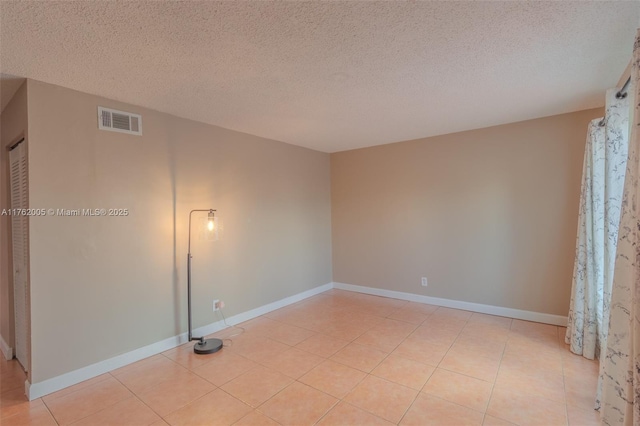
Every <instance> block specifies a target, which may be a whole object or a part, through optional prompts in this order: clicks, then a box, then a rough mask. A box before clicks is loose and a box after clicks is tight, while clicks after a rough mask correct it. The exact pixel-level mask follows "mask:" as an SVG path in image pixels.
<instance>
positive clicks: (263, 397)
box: [222, 366, 293, 407]
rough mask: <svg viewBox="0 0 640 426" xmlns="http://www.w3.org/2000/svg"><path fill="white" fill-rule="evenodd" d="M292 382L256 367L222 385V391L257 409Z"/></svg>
mask: <svg viewBox="0 0 640 426" xmlns="http://www.w3.org/2000/svg"><path fill="white" fill-rule="evenodd" d="M292 381H293V379H291V378H290V377H287V376H285V375H284V374H282V373H278V372H277V371H274V370H271V369H269V368H266V367H261V366H258V367H256V368H254V369H252V370H249V371H248V372H246V373H244V374H242V375H240V376H238V377H236V378H235V379H233V380H231V381H230V382H228V383H226V384H224V385H222V389H223V390H224V391H226V392H228V393H230V394H231V395H232V396H234V397H236V398H238V399H239V400H241V401H244V402H245V403H247V404H249V405H251V406H252V407H258V406H259V405H261V404H262V403H264V402H265V401H267V400H268V399H269V398H271V397H272V396H273V395H275V394H276V393H278V392H280V391H281V390H282V389H284V388H285V387H286V386H287V385H289V384H290V383H291V382H292Z"/></svg>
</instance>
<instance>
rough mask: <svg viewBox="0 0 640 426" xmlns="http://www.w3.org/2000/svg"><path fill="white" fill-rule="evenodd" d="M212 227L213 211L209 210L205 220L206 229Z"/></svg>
mask: <svg viewBox="0 0 640 426" xmlns="http://www.w3.org/2000/svg"><path fill="white" fill-rule="evenodd" d="M213 228H214V220H213V212H212V211H210V212H209V218H208V221H207V229H209V231H213Z"/></svg>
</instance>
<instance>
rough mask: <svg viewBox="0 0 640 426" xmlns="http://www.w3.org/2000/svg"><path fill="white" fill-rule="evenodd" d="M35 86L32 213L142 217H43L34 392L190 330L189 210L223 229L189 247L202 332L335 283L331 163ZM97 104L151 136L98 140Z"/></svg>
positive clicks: (35, 235) (37, 231)
mask: <svg viewBox="0 0 640 426" xmlns="http://www.w3.org/2000/svg"><path fill="white" fill-rule="evenodd" d="M28 83H29V122H30V124H31V128H30V134H29V143H30V153H29V161H30V164H29V166H30V185H31V187H30V190H31V206H32V207H33V208H54V209H55V208H69V209H75V208H128V209H129V210H130V211H131V214H130V215H129V216H128V217H99V218H89V217H51V216H47V217H37V218H33V219H32V221H31V291H32V364H33V380H32V381H33V382H40V381H42V380H45V379H48V378H51V377H54V376H57V375H60V374H63V373H66V372H69V371H71V370H75V369H77V368H80V367H84V366H86V365H89V364H92V363H95V362H97V361H101V360H104V359H107V358H110V357H113V356H116V355H119V354H122V353H125V352H128V351H131V350H133V349H136V348H140V347H142V346H145V345H148V344H151V343H154V342H157V341H160V340H162V339H165V338H168V337H171V336H174V335H176V334H178V333H180V332H185V331H186V324H187V323H186V319H187V311H186V306H187V305H186V253H187V220H188V212H189V211H190V210H191V209H196V208H210V207H211V208H215V209H217V210H218V214H219V216H220V217H221V218H222V221H223V224H224V227H225V230H224V235H223V239H222V240H220V241H218V242H213V243H212V242H207V241H200V240H198V239H197V237H196V238H195V239H194V241H193V243H192V253H193V284H194V290H193V296H194V303H193V308H194V327H198V326H202V325H205V324H209V323H212V322H214V321H217V320H219V319H220V317H218V316H216V315H215V314H214V313H213V312H212V308H211V306H212V300H213V299H214V298H219V299H222V300H224V301H225V302H226V306H227V307H226V308H225V314H226V315H227V316H231V315H234V314H237V313H241V312H244V311H247V310H249V309H252V308H256V307H259V306H262V305H264V304H266V303H269V302H273V301H276V300H279V299H281V298H284V297H287V296H291V295H294V294H296V293H299V292H302V291H305V290H307V289H311V288H313V287H316V286H319V285H322V284H326V283H329V282H331V228H330V227H331V217H330V215H331V208H330V164H329V155H328V154H325V153H320V152H317V151H312V150H309V149H305V148H300V147H296V146H292V145H288V144H284V143H280V142H276V141H272V140H267V139H263V138H259V137H255V136H251V135H247V134H243V133H238V132H234V131H230V130H225V129H222V128H218V127H215V126H210V125H205V124H201V123H197V122H193V121H189V120H186V119H181V118H177V117H173V116H170V115H167V114H162V113H158V112H154V111H150V110H146V109H143V108H139V107H134V106H131V105H125V104H121V103H118V102H115V101H110V100H107V99H102V98H99V97H96V96H91V95H88V94H83V93H79V92H75V91H72V90H68V89H64V88H60V87H56V86H52V85H49V84H44V83H40V82H35V81H31V80H29V81H28ZM98 105H100V106H106V107H111V108H116V109H120V110H125V111H130V112H135V113H140V114H142V116H143V131H144V135H143V136H142V137H137V136H130V135H124V134H119V133H114V132H108V131H100V130H98V128H97V119H96V115H97V107H98ZM196 235H197V234H196Z"/></svg>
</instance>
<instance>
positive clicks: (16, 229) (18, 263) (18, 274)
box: [10, 142, 29, 370]
mask: <svg viewBox="0 0 640 426" xmlns="http://www.w3.org/2000/svg"><path fill="white" fill-rule="evenodd" d="M10 163H11V164H10V167H11V209H12V210H11V211H12V215H11V237H12V247H13V304H14V312H15V326H16V330H15V331H16V333H15V335H16V341H15V347H16V348H15V352H16V358H17V359H18V361H19V362H20V364H22V366H23V367H24V368H25V370H28V369H29V365H28V359H29V358H28V354H27V351H28V347H27V339H28V326H27V320H28V319H27V301H28V299H27V280H28V249H29V240H28V229H27V220H28V217H27V215H26V214H16V213H19V211H20V210H21V209H27V208H28V206H29V203H28V201H29V200H28V195H29V194H28V185H27V155H26V147H25V144H24V142H21V143H20V144H18V145H17V146H16V147H15V148H13V149H12V150H11V153H10Z"/></svg>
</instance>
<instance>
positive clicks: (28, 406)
mask: <svg viewBox="0 0 640 426" xmlns="http://www.w3.org/2000/svg"><path fill="white" fill-rule="evenodd" d="M41 406H44V403H43V402H42V399H40V398H38V399H36V400H33V401H29V400H28V399H27V397H26V395H25V394H24V389H20V388H16V389H12V390H8V391H4V392H2V393H0V420H1V419H4V418H6V417H12V416H15V415H16V414H23V413H29V412H30V411H31V410H34V409H36V408H39V407H41Z"/></svg>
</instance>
